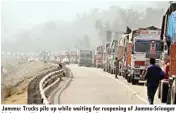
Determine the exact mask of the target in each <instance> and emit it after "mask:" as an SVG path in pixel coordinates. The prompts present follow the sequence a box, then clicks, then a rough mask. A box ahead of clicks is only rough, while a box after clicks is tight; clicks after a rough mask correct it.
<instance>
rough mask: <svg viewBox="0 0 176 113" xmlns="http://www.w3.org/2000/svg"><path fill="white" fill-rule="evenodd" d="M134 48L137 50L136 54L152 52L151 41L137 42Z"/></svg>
mask: <svg viewBox="0 0 176 113" xmlns="http://www.w3.org/2000/svg"><path fill="white" fill-rule="evenodd" d="M134 48H135V52H147V51H150V41H149V40H136V42H135V47H134Z"/></svg>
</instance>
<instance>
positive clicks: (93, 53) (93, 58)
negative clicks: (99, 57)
mask: <svg viewBox="0 0 176 113" xmlns="http://www.w3.org/2000/svg"><path fill="white" fill-rule="evenodd" d="M95 64H96V56H95V50H92V67H95Z"/></svg>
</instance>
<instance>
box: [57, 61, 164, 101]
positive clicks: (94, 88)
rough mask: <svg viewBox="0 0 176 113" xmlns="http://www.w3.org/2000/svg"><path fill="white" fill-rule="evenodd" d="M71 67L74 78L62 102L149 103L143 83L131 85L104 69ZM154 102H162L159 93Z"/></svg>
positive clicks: (62, 95) (64, 92)
mask: <svg viewBox="0 0 176 113" xmlns="http://www.w3.org/2000/svg"><path fill="white" fill-rule="evenodd" d="M69 67H70V69H71V71H72V73H73V76H74V78H73V80H72V82H71V83H70V85H69V87H67V88H66V89H65V90H64V91H63V92H62V94H61V96H60V104H148V101H147V95H146V87H145V86H143V85H131V84H130V83H127V81H126V80H125V79H124V78H122V77H119V79H115V77H114V75H113V74H109V73H107V72H104V71H103V70H102V69H97V68H87V67H79V66H77V65H72V64H71V65H69ZM55 96H57V95H55ZM55 98H58V97H55ZM154 103H155V104H161V103H160V101H159V99H158V98H157V93H156V95H155V102H154ZM55 104H56V103H55Z"/></svg>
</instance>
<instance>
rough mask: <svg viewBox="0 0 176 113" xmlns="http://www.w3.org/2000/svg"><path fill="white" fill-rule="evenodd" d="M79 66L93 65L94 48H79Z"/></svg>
mask: <svg viewBox="0 0 176 113" xmlns="http://www.w3.org/2000/svg"><path fill="white" fill-rule="evenodd" d="M78 62H79V64H78V65H79V66H87V67H91V65H92V50H79V61H78Z"/></svg>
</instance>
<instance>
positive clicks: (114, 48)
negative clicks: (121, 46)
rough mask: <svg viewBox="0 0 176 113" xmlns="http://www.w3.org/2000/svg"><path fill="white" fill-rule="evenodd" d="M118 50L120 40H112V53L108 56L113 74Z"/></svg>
mask: <svg viewBox="0 0 176 113" xmlns="http://www.w3.org/2000/svg"><path fill="white" fill-rule="evenodd" d="M117 50H118V40H112V42H111V44H110V55H109V57H108V60H109V70H110V73H111V74H115V72H116V67H115V65H114V62H115V58H116V57H117V53H118V52H117Z"/></svg>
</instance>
